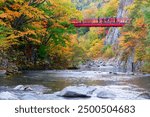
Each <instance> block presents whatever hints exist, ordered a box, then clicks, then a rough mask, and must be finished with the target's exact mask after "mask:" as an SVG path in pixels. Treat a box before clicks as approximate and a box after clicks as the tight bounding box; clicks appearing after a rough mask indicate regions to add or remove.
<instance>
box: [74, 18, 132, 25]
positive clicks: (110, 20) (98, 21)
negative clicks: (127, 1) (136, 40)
mask: <svg viewBox="0 0 150 117" xmlns="http://www.w3.org/2000/svg"><path fill="white" fill-rule="evenodd" d="M130 22H131V19H130V18H97V19H96V18H91V19H84V20H82V21H79V20H77V19H71V23H73V24H112V23H113V24H118V23H119V24H120V23H123V24H128V23H130Z"/></svg>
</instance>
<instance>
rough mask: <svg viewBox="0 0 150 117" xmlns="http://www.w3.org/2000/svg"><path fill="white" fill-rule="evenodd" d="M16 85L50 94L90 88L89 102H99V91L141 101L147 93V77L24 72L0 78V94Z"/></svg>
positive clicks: (91, 72)
mask: <svg viewBox="0 0 150 117" xmlns="http://www.w3.org/2000/svg"><path fill="white" fill-rule="evenodd" d="M17 85H42V86H45V87H47V88H49V89H51V92H49V93H51V94H54V93H55V92H58V91H61V90H62V89H64V88H65V87H68V86H80V85H86V86H93V87H96V88H97V91H95V92H94V93H93V97H92V98H91V99H98V98H96V94H97V93H98V92H99V91H106V92H111V93H113V94H115V95H116V97H115V99H144V98H143V97H141V98H137V97H138V95H140V94H142V93H145V92H146V93H150V77H149V76H143V77H142V76H138V75H137V76H134V75H113V74H108V73H106V72H99V71H79V70H58V71H56V70H51V71H27V72H24V73H23V74H21V75H18V76H14V77H13V78H5V77H1V78H0V92H3V91H9V90H10V89H11V88H14V87H15V86H17ZM8 89H9V90H8ZM11 92H12V91H11ZM15 93H16V92H15ZM41 99H44V97H43V98H41ZM55 99H57V98H56V97H55ZM58 99H59V98H58Z"/></svg>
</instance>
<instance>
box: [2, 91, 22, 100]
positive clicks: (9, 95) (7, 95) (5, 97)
mask: <svg viewBox="0 0 150 117" xmlns="http://www.w3.org/2000/svg"><path fill="white" fill-rule="evenodd" d="M0 100H19V99H18V97H17V96H16V95H14V94H12V93H10V92H8V91H6V92H1V93H0Z"/></svg>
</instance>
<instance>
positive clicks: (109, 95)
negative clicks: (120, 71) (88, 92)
mask: <svg viewBox="0 0 150 117" xmlns="http://www.w3.org/2000/svg"><path fill="white" fill-rule="evenodd" d="M97 97H98V98H103V99H114V98H115V97H116V95H115V94H113V92H110V91H107V90H106V91H105V90H104V91H101V92H99V93H98V94H97Z"/></svg>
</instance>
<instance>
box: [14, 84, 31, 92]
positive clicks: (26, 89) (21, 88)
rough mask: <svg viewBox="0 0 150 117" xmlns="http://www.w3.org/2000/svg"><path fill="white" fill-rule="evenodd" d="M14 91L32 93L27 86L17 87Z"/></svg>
mask: <svg viewBox="0 0 150 117" xmlns="http://www.w3.org/2000/svg"><path fill="white" fill-rule="evenodd" d="M14 90H20V91H32V88H31V87H29V86H23V85H18V86H16V87H15V88H14Z"/></svg>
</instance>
